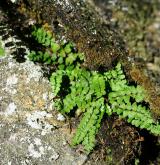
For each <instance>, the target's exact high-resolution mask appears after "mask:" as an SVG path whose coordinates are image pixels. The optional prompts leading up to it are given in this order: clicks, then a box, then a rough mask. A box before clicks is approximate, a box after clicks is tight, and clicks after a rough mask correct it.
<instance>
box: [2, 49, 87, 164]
mask: <svg viewBox="0 0 160 165" xmlns="http://www.w3.org/2000/svg"><path fill="white" fill-rule="evenodd" d="M0 77H1V78H0V102H1V103H0V164H1V165H28V164H29V165H44V164H45V165H53V164H55V165H59V164H60V165H63V164H64V165H72V164H73V165H74V164H76V165H77V164H79V165H81V164H83V163H84V162H85V161H86V159H87V156H86V155H83V154H79V153H76V152H75V151H74V150H73V149H72V148H71V147H70V146H69V144H68V142H67V141H68V140H69V139H70V137H69V136H70V135H69V134H67V127H66V128H65V124H64V121H58V120H57V115H58V112H56V110H54V107H53V106H52V105H53V102H52V101H51V100H52V98H53V94H52V91H51V86H50V83H49V81H48V80H47V78H44V77H43V72H42V70H41V68H40V66H37V65H35V64H34V63H33V62H31V61H28V60H26V62H24V63H17V62H16V61H15V60H14V59H13V58H12V57H11V56H10V55H9V52H8V53H7V54H6V56H5V57H3V58H1V59H0ZM64 130H66V131H64ZM68 132H69V131H68Z"/></svg>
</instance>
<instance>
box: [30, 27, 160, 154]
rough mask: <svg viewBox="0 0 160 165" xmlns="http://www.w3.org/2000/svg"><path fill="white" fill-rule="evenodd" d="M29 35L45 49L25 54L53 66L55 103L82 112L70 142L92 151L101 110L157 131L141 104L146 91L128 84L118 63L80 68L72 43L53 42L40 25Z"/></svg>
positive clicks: (80, 60)
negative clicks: (110, 67) (93, 68)
mask: <svg viewBox="0 0 160 165" xmlns="http://www.w3.org/2000/svg"><path fill="white" fill-rule="evenodd" d="M32 34H33V36H34V37H35V39H36V40H37V41H38V42H39V43H41V44H42V45H43V46H45V47H46V49H45V52H42V51H39V52H35V51H32V52H31V53H30V54H29V56H28V57H29V58H30V59H31V60H33V61H38V62H39V61H41V62H44V63H47V64H52V65H54V66H55V68H56V70H55V72H53V73H52V75H51V77H50V82H51V86H52V90H53V94H54V95H55V96H58V97H57V98H58V99H56V100H55V103H54V106H55V107H56V108H57V109H58V110H59V111H60V112H62V113H70V111H71V110H73V109H76V111H77V112H78V113H79V114H81V113H83V117H82V120H81V121H80V124H79V126H78V128H77V131H76V133H75V136H74V137H73V140H72V145H77V144H80V143H82V144H83V145H84V148H85V150H86V151H87V152H88V153H89V152H90V151H92V149H93V148H94V145H95V144H96V140H95V136H96V134H97V132H98V129H99V127H100V124H101V120H102V118H103V115H104V113H106V114H108V115H112V114H113V113H115V114H117V115H118V116H119V117H121V118H125V119H126V120H127V121H128V122H129V123H131V124H132V125H134V126H136V127H140V128H144V129H147V130H149V131H150V132H151V133H153V134H155V135H159V134H160V124H159V122H156V121H154V120H153V118H152V115H151V113H150V110H149V109H148V108H146V107H145V106H142V102H143V101H144V98H145V90H144V89H143V88H142V87H141V86H131V85H129V84H128V83H127V80H126V78H125V75H124V73H123V70H122V68H121V64H120V63H118V64H117V66H116V67H115V69H113V70H111V71H107V72H104V73H99V72H97V71H89V70H87V69H85V68H83V67H82V63H83V62H84V55H83V53H79V52H75V51H74V45H73V44H72V43H70V42H68V43H66V42H59V43H58V42H56V41H55V39H54V38H53V37H52V35H51V33H50V32H47V31H46V30H44V29H43V28H34V31H33V33H32ZM64 84H65V86H67V87H68V88H67V89H66V88H65V87H64Z"/></svg>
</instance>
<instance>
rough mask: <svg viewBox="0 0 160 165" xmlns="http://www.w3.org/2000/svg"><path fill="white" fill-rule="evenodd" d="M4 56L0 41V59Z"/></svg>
mask: <svg viewBox="0 0 160 165" xmlns="http://www.w3.org/2000/svg"><path fill="white" fill-rule="evenodd" d="M4 55H5V51H4V49H3V48H2V43H1V41H0V57H3V56H4Z"/></svg>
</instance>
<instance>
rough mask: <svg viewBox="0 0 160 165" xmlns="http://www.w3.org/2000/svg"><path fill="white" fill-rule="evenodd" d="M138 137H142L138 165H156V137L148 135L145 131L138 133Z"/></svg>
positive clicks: (159, 147) (158, 146) (158, 152)
mask: <svg viewBox="0 0 160 165" xmlns="http://www.w3.org/2000/svg"><path fill="white" fill-rule="evenodd" d="M140 135H141V136H143V137H144V142H143V143H142V151H141V156H140V157H139V159H140V165H149V164H152V163H153V164H155V165H158V164H159V163H160V162H159V161H160V160H158V159H157V158H159V156H160V145H158V137H155V136H153V135H151V134H149V133H148V132H147V131H145V130H142V131H140Z"/></svg>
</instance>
